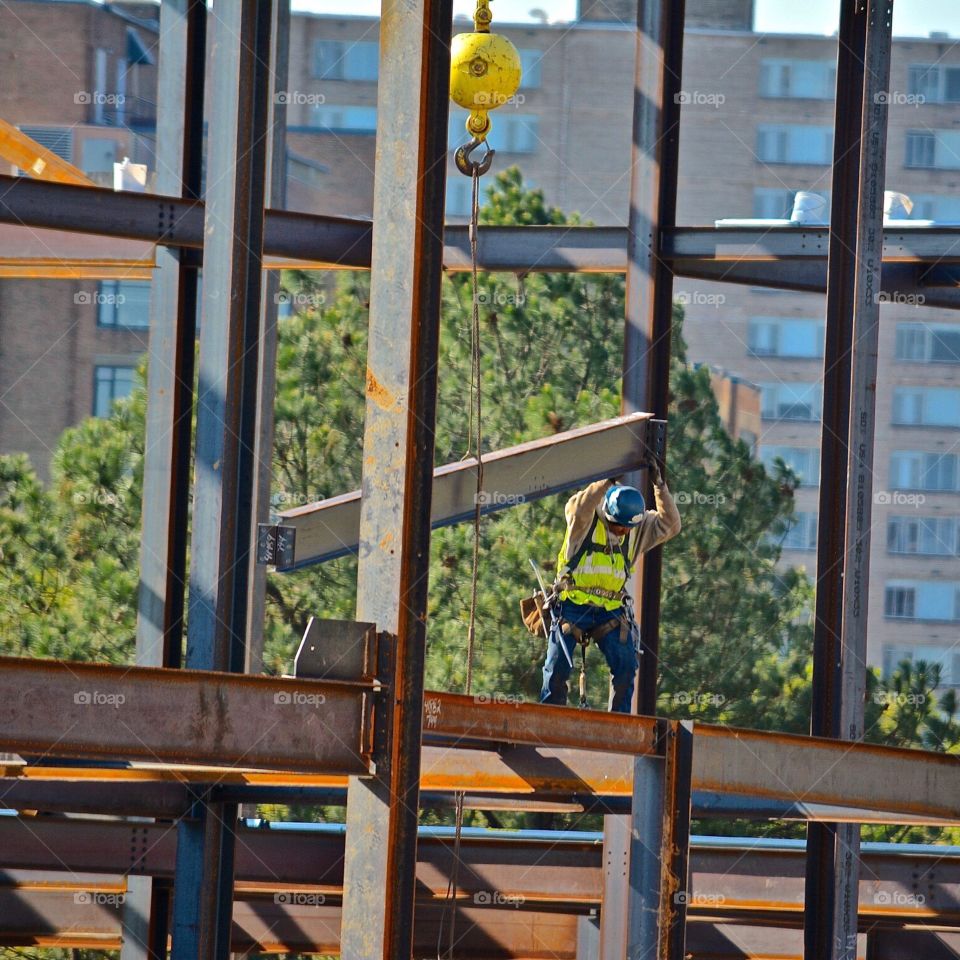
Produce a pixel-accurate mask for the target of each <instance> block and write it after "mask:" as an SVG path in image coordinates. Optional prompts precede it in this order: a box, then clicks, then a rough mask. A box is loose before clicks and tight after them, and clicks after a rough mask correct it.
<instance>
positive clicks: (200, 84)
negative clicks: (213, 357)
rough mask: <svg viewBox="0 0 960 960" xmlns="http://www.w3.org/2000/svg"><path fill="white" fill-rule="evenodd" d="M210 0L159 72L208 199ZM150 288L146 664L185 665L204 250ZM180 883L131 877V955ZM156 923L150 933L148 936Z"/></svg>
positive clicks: (145, 942) (167, 52)
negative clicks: (195, 383)
mask: <svg viewBox="0 0 960 960" xmlns="http://www.w3.org/2000/svg"><path fill="white" fill-rule="evenodd" d="M206 32H207V8H206V4H205V3H204V2H203V0H163V3H162V4H161V7H160V65H159V76H158V81H157V91H158V93H157V100H158V104H157V151H156V158H157V160H156V162H157V190H158V192H159V193H161V194H164V195H167V196H180V197H183V198H184V199H186V200H199V199H200V188H201V177H202V170H203V100H204V62H205V59H206ZM156 257H157V265H156V269H155V270H154V273H153V281H152V286H151V289H150V337H149V347H148V363H147V412H146V439H145V443H144V458H143V460H144V464H143V503H144V504H148V505H149V509H144V510H143V511H142V513H143V517H142V537H141V548H140V551H141V552H140V588H139V600H138V610H137V645H136V658H137V663H138V664H140V665H142V666H151V667H178V666H180V658H181V648H182V641H183V604H184V592H185V591H184V587H185V583H186V562H187V513H188V509H189V500H190V437H191V429H192V410H193V372H194V345H195V341H196V318H197V280H198V268H199V265H200V257H199V255H198V253H197V252H196V251H193V250H186V249H177V248H172V247H166V246H163V245H160V246H158V247H157V254H156ZM169 913H170V888H169V886H166V885H158V884H154V882H153V880H152V879H151V878H150V877H131V878H130V883H129V884H128V889H127V893H126V898H125V899H124V904H123V924H124V936H123V945H122V947H121V950H120V955H121V960H154V958H155V957H156V954H157V950H158V944H162V949H161V953H160V956H161V957H162V956H165V955H166V947H167V930H168V926H169ZM144 932H146V935H145V936H144V935H142V934H144Z"/></svg>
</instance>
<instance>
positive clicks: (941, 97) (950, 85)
mask: <svg viewBox="0 0 960 960" xmlns="http://www.w3.org/2000/svg"><path fill="white" fill-rule="evenodd" d="M907 85H908V92H909V93H911V94H912V95H913V96H915V97H923V100H924V101H926V102H927V103H958V102H960V67H948V66H944V65H942V64H925V63H922V64H911V65H910V67H908V69H907Z"/></svg>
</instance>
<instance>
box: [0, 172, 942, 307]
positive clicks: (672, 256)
mask: <svg viewBox="0 0 960 960" xmlns="http://www.w3.org/2000/svg"><path fill="white" fill-rule="evenodd" d="M0 223H6V224H13V225H18V226H19V227H21V228H23V227H31V228H37V229H46V230H51V231H70V232H77V233H83V234H98V235H101V236H104V237H121V238H125V239H127V240H139V241H146V242H147V243H150V244H154V243H164V244H166V245H168V246H174V247H192V248H200V247H202V246H203V204H202V203H201V202H191V201H187V200H181V199H180V198H176V197H163V196H157V195H155V194H145V193H126V192H118V191H113V190H106V189H103V188H99V187H83V186H75V185H72V184H60V183H44V182H41V181H35V180H29V179H27V178H26V177H8V176H0ZM16 234H19V235H20V236H21V237H26V236H27V234H28V231H25V230H23V229H21V230H19V231H17V232H16ZM16 234H12V236H15V235H16ZM3 236H4V235H3V233H0V241H2V240H3ZM370 239H371V223H370V221H368V220H357V219H349V218H344V217H329V216H321V215H316V214H307V213H295V212H291V211H283V210H269V211H268V212H267V217H266V235H265V239H264V254H265V256H267V257H268V258H272V260H273V262H272V263H270V264H268V265H269V266H273V267H279V266H284V265H289V266H298V267H302V268H307V269H310V268H313V269H318V268H322V269H330V268H347V269H369V267H370ZM958 239H960V227H956V226H953V227H950V226H942V227H941V226H934V227H923V226H916V227H901V226H899V225H898V226H897V227H896V228H891V227H887V228H886V229H885V230H884V250H883V259H884V262H885V263H887V262H889V263H908V264H925V265H931V266H932V265H948V264H952V263H960V244H958V242H957V240H958ZM23 242H25V241H21V242H20V244H19V246H20V247H22V246H23ZM6 246H7V247H10V250H11V253H10V256H11V257H12V258H13V259H12V260H11V264H12V263H13V262H14V261H16V260H17V258H18V257H19V258H22V257H23V256H24V255H23V254H22V253H21V252H19V251H18V249H17V245H16V244H15V245H14V246H12V247H11V246H10V244H6ZM58 246H59V244H58V243H57V242H56V241H54V239H53V235H52V234H51V235H50V237H49V238H48V239H47V241H46V244H45V249H46V250H47V251H48V252H49V253H50V254H51V256H50V257H49V258H48V259H50V261H51V262H50V266H51V267H53V266H55V263H54V261H56V260H59V259H61V258H58V257H57V256H56V253H57V248H58ZM478 246H479V250H478V253H479V264H480V268H481V269H482V270H489V271H507V272H514V273H516V272H525V271H541V272H594V273H624V272H625V271H626V249H627V230H626V228H625V227H585V226H570V225H564V226H557V227H553V226H531V227H494V226H485V227H484V228H483V229H482V230H481V231H480V234H479V240H478ZM4 249H5V248H4V245H3V243H2V242H0V265H2V264H3V262H4V259H5V257H4ZM110 249H111V250H112V251H113V253H112V258H110V257H106V258H105V259H104V260H103V264H104V266H109V265H110V264H111V262H113V263H115V262H116V260H117V258H121V257H122V256H123V248H121V247H113V246H111V247H110ZM14 254H16V256H14ZM661 255H662V256H664V257H665V258H666V259H668V260H671V261H673V262H674V263H675V273H676V274H677V275H678V276H688V275H689V276H696V272H695V270H696V264H698V263H700V264H702V263H711V262H712V263H723V264H726V265H727V269H726V270H725V271H724V272H723V274H722V275H721V276H718V277H716V279H717V280H726V281H727V282H741V283H763V280H758V279H754V280H751V279H749V277H750V276H752V275H754V273H753V271H754V269H755V266H756V264H758V263H768V264H776V265H777V266H776V267H775V269H774V270H773V271H772V272H771V273H769V274H768V277H772V278H773V279H775V281H776V282H775V283H772V284H771V285H774V286H782V287H784V288H786V289H798V290H804V289H806V290H810V289H819V286H816V287H815V286H813V284H814V283H815V280H812V279H811V275H810V274H809V272H807V271H804V270H801V269H794V268H792V267H790V266H789V265H788V264H784V263H783V262H782V261H797V262H806V263H816V262H822V263H823V264H825V263H826V257H827V228H826V227H805V228H802V229H800V228H797V227H768V228H754V227H676V228H673V229H670V230H668V231H666V234H665V236H664V239H663V244H662V248H661ZM36 256H38V257H41V258H42V256H43V254H42V253H38V254H36ZM82 259H86V260H88V261H89V262H88V263H87V267H88V268H89V269H90V270H95V269H96V264H97V258H96V257H95V256H94V255H92V254H87V255H86V256H85V257H84V258H81V259H80V260H78V261H77V263H78V265H79V264H80V263H81V261H82ZM127 259H131V258H130V255H129V253H127ZM132 259H134V260H141V259H142V258H141V257H134V258H132ZM20 265H21V266H22V267H23V269H31V268H30V265H29V263H27V262H26V261H23V260H22V259H21V261H20ZM42 265H43V264H42V263H39V262H38V263H37V264H36V269H40V268H41V267H42ZM751 265H753V266H751ZM60 266H61V268H62V269H67V268H69V263H67V262H63V263H61V264H60ZM444 267H445V268H446V269H447V270H454V271H464V270H469V269H470V245H469V239H468V235H467V228H466V227H465V226H448V227H447V228H446V229H445V234H444ZM11 269H12V267H11ZM78 269H79V266H78ZM740 270H742V271H743V279H739V280H738V271H740ZM688 271H694V272H692V273H688ZM900 282H901V283H902V282H903V281H902V280H901V281H900ZM926 282H927V285H928V286H929V287H933V286H934V285H935V284H937V283H941V284H943V285H945V286H955V282H954V279H953V277H952V275H950V274H944V275H942V276H941V275H940V274H937V273H933V274H931V276H930V277H929V279H928V280H927V281H926ZM886 286H887V284H886V280H885V283H884V287H885V289H886Z"/></svg>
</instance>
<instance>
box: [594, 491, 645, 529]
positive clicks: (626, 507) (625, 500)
mask: <svg viewBox="0 0 960 960" xmlns="http://www.w3.org/2000/svg"><path fill="white" fill-rule="evenodd" d="M646 506H647V505H646V504H645V503H644V501H643V494H642V493H641V492H640V491H639V490H638V489H637V488H636V487H626V486H615V487H611V488H610V489H609V490H608V491H607V492H606V493H605V494H604V497H603V508H602V512H603V515H604V517H605V518H606V519H607V520H608V521H609V522H610V523H616V524H619V525H621V526H624V527H635V526H636V525H637V524H638V523H639V522H640V521H641V520H642V519H643V512H644V510H645V509H646Z"/></svg>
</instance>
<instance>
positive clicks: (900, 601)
mask: <svg viewBox="0 0 960 960" xmlns="http://www.w3.org/2000/svg"><path fill="white" fill-rule="evenodd" d="M915 609H916V590H914V589H913V587H887V590H886V593H885V595H884V600H883V613H884V616H887V617H902V618H904V619H912V618H913V616H914V611H915Z"/></svg>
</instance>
